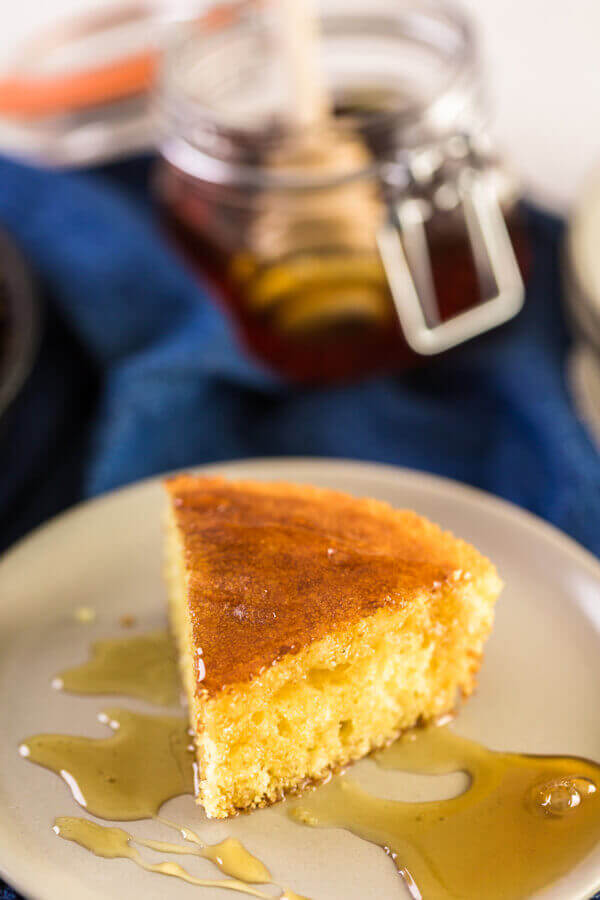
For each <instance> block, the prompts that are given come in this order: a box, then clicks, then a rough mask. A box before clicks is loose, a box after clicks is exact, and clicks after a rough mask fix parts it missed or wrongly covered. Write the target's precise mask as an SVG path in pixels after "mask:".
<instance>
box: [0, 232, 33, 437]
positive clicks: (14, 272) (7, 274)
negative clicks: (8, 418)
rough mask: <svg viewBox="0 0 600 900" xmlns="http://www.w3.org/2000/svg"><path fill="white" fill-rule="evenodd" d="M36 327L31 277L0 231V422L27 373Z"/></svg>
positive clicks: (17, 252) (31, 359) (18, 254)
mask: <svg viewBox="0 0 600 900" xmlns="http://www.w3.org/2000/svg"><path fill="white" fill-rule="evenodd" d="M39 326H40V315H39V307H38V302H37V296H36V291H35V285H34V279H33V277H32V274H31V272H30V270H29V268H28V266H27V264H26V262H25V260H24V258H23V255H22V254H21V252H20V251H19V250H18V249H17V247H16V246H15V244H14V243H13V241H12V240H11V239H10V237H9V236H8V235H7V234H6V232H5V231H2V230H0V419H3V418H4V416H5V414H6V412H7V410H8V408H9V407H10V405H11V403H12V402H13V400H14V399H15V397H16V396H17V394H18V393H19V391H20V390H21V388H22V387H23V384H24V383H25V380H26V379H27V376H28V375H29V372H30V371H31V367H32V365H33V361H34V359H35V355H36V351H37V347H38V339H39Z"/></svg>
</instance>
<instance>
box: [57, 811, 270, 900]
mask: <svg viewBox="0 0 600 900" xmlns="http://www.w3.org/2000/svg"><path fill="white" fill-rule="evenodd" d="M54 831H55V832H56V834H57V835H58V836H59V837H61V838H64V840H67V841H73V842H74V843H76V844H79V846H80V847H84V848H85V849H86V850H89V851H90V852H91V853H94V854H95V855H96V856H101V857H103V858H104V859H129V860H131V862H133V863H135V864H136V865H137V866H140V868H142V869H145V870H146V871H147V872H155V873H157V874H159V875H169V876H171V877H172V878H179V879H181V880H182V881H186V882H187V883H188V884H194V885H196V886H198V887H214V888H224V889H226V890H229V891H237V892H238V893H240V894H248V895H249V896H250V897H259V898H260V900H273V897H272V895H269V894H265V893H263V892H262V891H257V890H256V889H255V888H252V887H250V886H249V885H247V884H244V883H243V882H241V881H238V880H236V879H229V878H228V879H226V880H222V879H214V878H209V879H207V878H196V876H195V875H192V874H191V873H190V872H188V871H187V869H184V868H183V867H182V866H180V865H179V864H178V863H174V862H160V863H149V862H146V860H144V859H143V858H142V857H141V856H140V854H139V853H138V851H137V850H136V849H135V848H134V847H132V846H131V844H132V843H136V844H143V845H144V846H149V845H150V843H155V842H147V841H141V840H137V839H136V838H134V837H133V835H131V834H129V832H128V831H124V829H123V828H109V827H107V826H106V825H98V824H97V823H96V822H91V821H90V820H89V819H80V818H75V817H72V816H60V817H59V818H57V819H56V820H55V822H54ZM152 849H156V848H152ZM166 850H167V852H168V853H185V852H187V848H182V847H181V845H179V844H169V845H166Z"/></svg>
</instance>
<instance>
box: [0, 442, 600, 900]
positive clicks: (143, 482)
mask: <svg viewBox="0 0 600 900" xmlns="http://www.w3.org/2000/svg"><path fill="white" fill-rule="evenodd" d="M282 464H283V465H284V467H285V468H287V467H289V468H290V469H293V468H294V467H301V466H304V467H305V472H306V474H310V473H309V470H310V469H312V468H322V467H325V468H329V469H331V470H333V469H335V470H338V471H339V469H340V468H341V469H344V470H345V472H347V473H348V474H350V475H351V474H352V473H353V472H354V473H355V474H356V475H357V476H360V477H361V478H362V479H363V480H365V478H366V479H367V480H369V479H372V480H373V481H377V480H381V479H382V478H383V479H384V480H388V479H389V478H395V479H399V480H401V481H402V480H413V479H417V480H418V481H419V483H420V487H423V488H424V489H425V490H426V491H427V492H430V493H435V492H436V491H439V490H442V491H443V492H444V493H445V495H446V497H450V498H452V496H456V497H457V498H459V499H460V501H461V502H463V503H464V502H465V501H467V502H468V503H469V504H470V505H471V507H472V508H479V509H481V508H482V507H485V511H486V513H488V514H490V513H491V514H493V515H494V516H495V517H496V518H498V519H502V520H504V521H505V522H506V521H508V522H509V523H510V522H511V521H513V522H514V521H517V522H518V524H519V526H520V527H525V528H526V529H527V530H529V531H532V532H534V533H535V534H536V535H537V536H538V537H540V536H541V537H543V538H544V539H545V540H547V541H548V542H550V544H552V545H554V546H556V547H557V548H560V550H561V551H562V552H566V553H567V555H569V556H570V557H571V558H572V559H574V560H575V561H576V562H577V563H578V564H579V565H582V566H583V567H584V568H585V569H586V570H588V571H589V572H590V573H591V574H592V576H593V577H594V578H595V579H596V580H598V582H599V583H600V558H598V557H597V556H596V555H595V554H594V553H593V552H592V551H590V550H588V549H587V548H585V547H583V546H582V545H581V544H580V543H578V541H576V540H575V539H574V538H572V537H570V536H569V535H567V534H566V533H565V532H563V531H561V530H560V529H559V528H558V527H556V526H555V525H553V524H551V523H550V522H547V521H546V520H544V519H542V518H541V517H539V516H537V515H536V514H534V513H532V512H530V511H529V510H526V509H523V508H522V507H519V506H518V505H517V504H515V503H512V502H511V501H508V500H505V499H503V498H501V497H498V496H496V495H494V494H491V493H489V492H488V491H484V490H482V489H480V488H477V487H473V486H472V485H469V484H466V483H463V482H460V481H458V480H456V479H452V478H447V477H445V476H440V475H434V474H431V473H429V472H426V471H423V470H420V469H413V468H408V467H401V466H394V465H390V464H387V463H379V462H371V461H369V460H357V459H340V458H336V457H313V456H281V457H254V458H240V459H233V460H227V461H221V462H213V463H207V464H203V465H199V466H187V467H184V468H182V469H175V470H170V471H167V472H164V473H159V474H156V475H152V476H149V477H147V478H143V479H139V480H137V481H134V482H130V483H128V484H126V485H122V486H119V487H117V488H114V489H112V490H109V491H106V492H104V493H102V494H100V495H98V496H95V497H91V498H88V499H86V500H82V501H80V502H79V503H77V504H74V505H73V506H71V507H69V508H68V509H66V510H64V511H63V512H61V513H58V514H57V515H55V516H53V517H52V518H50V519H48V520H47V521H46V522H44V523H42V524H41V525H39V526H37V527H36V528H34V529H33V530H32V531H30V532H29V533H28V534H26V535H25V536H23V537H22V538H20V539H19V540H18V541H17V542H16V543H14V544H13V545H12V546H11V547H9V548H8V549H7V550H6V551H4V553H3V554H2V555H0V579H1V577H2V574H3V570H4V568H5V566H6V565H7V564H9V565H10V564H12V563H13V561H14V560H15V558H16V557H18V556H19V554H20V553H21V552H22V551H23V548H24V547H25V546H26V545H29V544H30V543H32V542H35V540H36V539H37V538H38V537H40V536H42V535H44V534H46V533H47V532H48V531H50V530H52V528H54V527H56V526H57V525H59V524H61V523H63V522H66V521H67V520H72V519H75V520H76V519H77V518H78V517H79V516H80V515H86V514H87V513H88V512H89V511H92V512H93V511H94V510H95V509H98V508H99V507H102V506H104V505H106V504H109V503H111V502H112V501H114V500H115V499H117V498H119V499H121V498H123V499H125V500H126V498H127V496H128V495H131V494H134V493H137V492H140V491H143V490H144V489H146V488H148V487H150V486H151V485H157V484H158V483H160V481H161V480H162V479H163V478H165V477H169V476H171V475H175V474H177V473H178V472H193V473H197V474H205V473H206V474H210V473H214V474H218V473H219V472H222V471H223V470H227V472H228V477H235V470H236V469H251V468H253V467H256V468H257V469H260V468H264V467H268V466H269V465H271V466H274V465H277V466H281V465H282ZM229 473H230V474H229ZM245 477H252V476H251V475H250V476H248V475H246V476H245ZM325 477H326V476H325ZM260 480H262V481H264V480H266V479H264V478H261V479H260ZM273 480H281V477H279V478H278V477H277V476H275V477H274V478H273ZM290 480H291V481H293V480H294V479H293V478H291V479H290ZM321 480H322V479H321ZM1 607H2V603H1V601H0V610H1ZM9 867H10V864H9ZM0 877H2V878H3V879H5V881H6V882H7V884H8V885H9V887H12V888H13V889H15V890H17V891H18V892H19V893H20V894H22V895H23V896H24V897H26V898H28V900H49V898H48V895H45V894H40V893H39V892H38V890H37V887H36V886H34V885H33V884H31V885H30V884H28V882H29V878H28V877H27V873H26V872H20V873H14V874H11V873H10V872H9V868H7V866H6V864H5V862H4V860H3V859H2V857H0ZM592 890H594V891H599V890H600V871H599V872H598V876H597V881H596V883H595V885H594V887H593V889H592ZM592 896H593V895H592ZM587 898H588V894H587V891H586V894H585V895H584V896H583V897H582V898H581V900H587Z"/></svg>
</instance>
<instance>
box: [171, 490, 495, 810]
mask: <svg viewBox="0 0 600 900" xmlns="http://www.w3.org/2000/svg"><path fill="white" fill-rule="evenodd" d="M166 488H167V492H168V495H169V508H168V526H167V579H168V587H169V594H170V611H171V619H172V624H173V629H174V631H175V635H176V638H177V642H178V646H179V653H180V660H181V671H182V675H183V680H184V684H185V688H186V691H187V695H188V698H189V707H190V710H189V711H190V720H191V725H192V728H193V731H194V733H195V737H196V747H197V756H198V778H197V790H198V798H197V799H198V801H199V803H201V804H202V805H203V806H204V808H205V810H206V813H207V815H209V816H217V817H222V816H228V815H231V814H233V813H235V812H236V811H238V810H241V809H247V808H250V807H254V806H260V805H263V804H265V803H268V802H272V801H275V800H277V799H279V798H280V797H281V796H282V794H283V793H284V792H285V791H286V790H288V789H290V788H294V787H297V786H299V785H301V784H302V783H303V782H304V781H305V780H307V779H317V780H318V779H320V778H322V777H323V776H324V775H325V774H326V773H327V772H328V770H330V769H332V768H335V767H338V766H342V765H344V764H345V763H348V762H349V761H351V760H356V759H358V758H360V757H362V756H364V755H365V754H366V753H368V752H369V751H370V750H372V749H373V748H375V747H380V746H381V745H383V744H385V743H386V742H388V741H390V740H391V739H392V738H394V737H395V736H396V735H397V734H398V733H399V732H400V731H401V730H402V729H404V728H408V727H409V726H411V725H414V724H415V723H416V722H417V721H426V720H428V719H431V718H433V717H435V716H438V715H440V714H441V713H444V712H446V711H449V710H451V709H452V708H453V707H454V706H455V703H456V698H457V691H458V690H460V691H461V692H462V694H463V695H468V694H470V693H471V691H472V690H473V686H474V677H475V673H476V671H477V669H478V667H479V663H480V660H481V654H482V647H483V643H484V641H485V639H486V637H487V636H488V634H489V632H490V629H491V626H492V619H493V605H494V601H495V599H496V597H497V596H498V594H499V592H500V589H501V582H500V579H499V578H498V575H497V574H496V570H495V569H494V567H493V566H492V564H491V563H490V562H488V560H487V559H485V558H484V557H482V556H481V555H480V554H479V553H478V552H477V551H476V550H475V549H474V548H473V547H471V546H469V545H468V544H466V543H464V542H463V541H460V540H457V539H455V538H454V537H453V536H452V535H451V534H449V533H447V532H443V531H441V530H440V529H439V528H438V527H437V525H433V524H432V523H431V522H428V521H427V520H426V519H423V518H421V517H420V516H418V515H416V514H415V513H414V512H408V511H398V510H394V509H392V507H391V506H388V505H387V504H386V503H380V502H378V501H375V500H367V499H365V500H357V499H355V498H354V497H350V496H348V495H346V494H342V493H338V492H335V491H330V490H321V489H319V488H313V487H307V486H297V485H292V484H282V483H277V484H265V483H257V482H249V481H246V482H242V481H240V482H228V481H225V480H224V479H221V478H198V477H192V476H189V475H180V476H177V477H175V478H172V479H170V480H168V481H167V482H166Z"/></svg>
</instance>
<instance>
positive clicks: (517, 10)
mask: <svg viewBox="0 0 600 900" xmlns="http://www.w3.org/2000/svg"><path fill="white" fill-rule="evenodd" d="M109 2H111V0H46V2H45V3H44V4H41V3H40V2H39V0H18V2H12V0H5V8H4V9H3V15H2V29H1V31H0V61H1V60H2V59H3V58H4V59H5V58H6V56H7V54H9V53H10V51H11V49H12V48H14V46H15V44H16V43H17V42H18V40H19V38H21V37H22V36H24V35H26V34H28V33H30V32H31V31H32V30H33V29H34V28H38V27H40V26H41V25H43V24H44V23H46V22H52V21H55V20H56V19H57V18H58V17H59V16H61V15H65V14H67V13H72V12H74V11H78V10H86V9H90V8H93V7H98V6H99V5H102V4H103V3H104V4H105V5H108V3H109ZM112 2H113V3H114V2H115V0H112ZM163 2H169V0H163ZM365 2H366V0H365ZM463 5H464V6H465V7H466V8H467V9H469V10H470V11H471V13H472V14H473V16H474V18H475V20H476V22H477V24H478V27H479V32H480V37H481V41H482V45H483V50H484V58H485V60H486V61H487V70H488V80H489V84H490V93H491V96H492V101H493V106H494V111H495V119H494V122H495V125H494V130H495V132H496V135H497V137H498V138H499V140H500V142H501V144H502V146H503V147H504V149H505V151H506V152H507V154H508V156H509V157H510V158H511V159H512V161H513V163H514V164H515V166H516V168H517V171H519V172H520V173H521V175H522V176H523V179H524V181H525V184H526V186H527V188H528V190H529V193H530V194H531V195H532V196H534V197H535V198H536V199H537V200H538V201H540V202H542V203H544V204H546V205H548V206H551V207H553V208H555V209H558V210H565V209H566V208H567V207H568V205H569V203H570V202H571V201H572V199H573V197H574V195H575V193H576V191H577V188H578V186H579V185H580V183H581V181H582V178H583V177H584V176H585V174H586V173H587V172H588V170H589V169H590V168H591V167H592V166H593V165H594V164H595V163H596V162H599V163H600V115H599V112H600V54H599V49H600V3H599V2H598V0H569V2H568V3H559V2H558V0H463Z"/></svg>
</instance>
